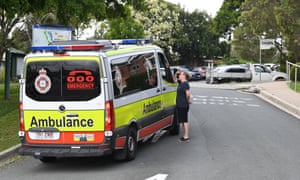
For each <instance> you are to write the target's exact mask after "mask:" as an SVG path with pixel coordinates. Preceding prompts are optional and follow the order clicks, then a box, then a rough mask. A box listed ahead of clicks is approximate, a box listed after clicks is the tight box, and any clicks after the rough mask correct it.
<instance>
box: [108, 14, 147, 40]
mask: <svg viewBox="0 0 300 180" xmlns="http://www.w3.org/2000/svg"><path fill="white" fill-rule="evenodd" d="M128 11H130V12H128V15H126V16H123V17H119V18H110V19H109V20H108V24H109V25H108V26H109V29H108V31H107V33H105V34H104V36H103V37H104V39H138V38H144V29H143V26H142V25H141V24H139V23H138V22H137V21H135V20H134V18H133V17H132V16H131V10H130V9H128Z"/></svg>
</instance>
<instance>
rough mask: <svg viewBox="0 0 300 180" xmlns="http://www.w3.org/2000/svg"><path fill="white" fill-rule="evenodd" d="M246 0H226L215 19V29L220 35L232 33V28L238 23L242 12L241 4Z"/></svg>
mask: <svg viewBox="0 0 300 180" xmlns="http://www.w3.org/2000/svg"><path fill="white" fill-rule="evenodd" d="M244 1H245V0H224V2H223V4H222V6H221V8H220V10H219V11H218V12H217V15H216V17H215V18H214V19H213V30H214V32H215V33H217V34H219V35H226V34H227V33H231V32H230V31H231V28H232V27H235V26H237V25H238V23H239V21H238V17H239V16H240V14H241V11H240V6H241V4H242V3H243V2H244Z"/></svg>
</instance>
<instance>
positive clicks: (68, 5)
mask: <svg viewBox="0 0 300 180" xmlns="http://www.w3.org/2000/svg"><path fill="white" fill-rule="evenodd" d="M0 5H1V6H0V13H1V15H0V22H1V23H0V57H2V56H3V53H4V52H5V50H6V49H7V48H9V47H11V45H12V44H11V41H10V40H9V39H8V35H9V34H10V33H12V31H13V28H19V30H18V32H22V33H24V34H26V35H27V36H28V39H27V40H28V41H30V39H31V33H30V31H31V27H32V25H33V24H36V23H40V22H49V21H46V20H45V19H48V20H49V19H50V18H49V17H50V16H51V18H52V21H50V23H51V24H52V25H57V24H60V25H62V26H68V27H73V28H75V29H76V30H77V31H76V32H75V31H74V35H78V34H79V29H80V28H85V27H87V26H89V23H90V21H91V20H92V19H96V20H98V21H100V20H104V19H106V18H112V17H122V16H125V15H127V13H128V11H127V10H126V9H127V6H132V7H133V8H137V9H139V8H143V6H144V0H84V1H83V0H82V1H81V0H76V1H75V0H64V1H61V0H23V1H19V0H5V1H1V4H0ZM38 17H43V18H41V19H39V18H38ZM44 18H45V19H44ZM25 21H26V22H27V23H26V25H25V26H21V27H19V26H18V27H17V26H16V25H17V24H18V23H19V24H21V25H24V22H25ZM31 23H32V24H31ZM23 31H24V32H23ZM75 33H76V34H75ZM15 41H16V40H15Z"/></svg>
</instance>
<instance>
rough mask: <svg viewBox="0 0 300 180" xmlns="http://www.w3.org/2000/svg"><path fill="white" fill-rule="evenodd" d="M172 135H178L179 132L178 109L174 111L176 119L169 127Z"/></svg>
mask: <svg viewBox="0 0 300 180" xmlns="http://www.w3.org/2000/svg"><path fill="white" fill-rule="evenodd" d="M169 134H170V135H178V134H179V122H178V114H177V110H175V111H174V119H173V123H172V126H171V127H170V129H169Z"/></svg>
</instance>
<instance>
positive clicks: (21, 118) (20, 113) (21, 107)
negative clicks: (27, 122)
mask: <svg viewBox="0 0 300 180" xmlns="http://www.w3.org/2000/svg"><path fill="white" fill-rule="evenodd" d="M19 116H20V117H19V118H20V131H19V136H24V135H25V127H24V114H23V103H20V104H19Z"/></svg>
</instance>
